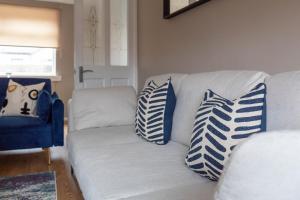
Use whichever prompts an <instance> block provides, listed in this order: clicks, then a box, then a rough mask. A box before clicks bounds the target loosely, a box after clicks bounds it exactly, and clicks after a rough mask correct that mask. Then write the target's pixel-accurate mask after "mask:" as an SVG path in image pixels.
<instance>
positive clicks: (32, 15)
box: [0, 4, 59, 48]
mask: <svg viewBox="0 0 300 200" xmlns="http://www.w3.org/2000/svg"><path fill="white" fill-rule="evenodd" d="M0 45H9V46H27V47H49V48H57V47H58V46H59V11H58V10H57V9H50V8H39V7H27V6H16V5H7V4H0Z"/></svg>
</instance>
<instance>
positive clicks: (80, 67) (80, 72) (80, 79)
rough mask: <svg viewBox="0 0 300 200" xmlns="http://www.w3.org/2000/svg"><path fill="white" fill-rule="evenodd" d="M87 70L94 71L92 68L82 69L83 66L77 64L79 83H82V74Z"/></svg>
mask: <svg viewBox="0 0 300 200" xmlns="http://www.w3.org/2000/svg"><path fill="white" fill-rule="evenodd" d="M87 72H94V71H93V70H84V68H83V66H79V83H83V74H84V73H87Z"/></svg>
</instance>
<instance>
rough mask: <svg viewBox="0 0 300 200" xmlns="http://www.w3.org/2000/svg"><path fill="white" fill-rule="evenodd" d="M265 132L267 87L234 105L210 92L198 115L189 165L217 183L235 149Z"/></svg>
mask: <svg viewBox="0 0 300 200" xmlns="http://www.w3.org/2000/svg"><path fill="white" fill-rule="evenodd" d="M264 131H266V85H265V84H263V83H261V84H258V85H257V86H256V87H255V88H254V89H253V90H251V91H250V92H249V93H248V94H246V95H244V96H242V97H240V98H238V99H236V100H234V101H231V100H228V99H225V98H223V97H221V96H219V95H217V94H215V93H214V92H212V91H211V90H208V91H207V92H206V93H205V97H204V100H203V102H202V103H201V105H200V108H199V109H198V111H197V115H196V119H195V123H194V129H193V134H192V137H191V144H190V149H189V152H188V155H187V156H186V159H185V161H186V164H187V165H188V166H189V167H190V168H191V169H192V170H193V171H195V172H197V173H199V174H200V175H202V176H205V177H207V178H209V179H211V180H214V181H217V180H218V179H219V177H220V175H221V174H222V172H223V168H224V165H225V163H226V161H227V160H228V158H229V157H230V154H231V152H232V150H233V149H234V147H235V146H236V145H238V144H239V143H240V142H241V141H243V140H245V139H246V138H248V137H249V136H250V135H252V134H255V133H259V132H264Z"/></svg>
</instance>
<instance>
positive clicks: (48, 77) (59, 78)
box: [0, 75, 62, 82]
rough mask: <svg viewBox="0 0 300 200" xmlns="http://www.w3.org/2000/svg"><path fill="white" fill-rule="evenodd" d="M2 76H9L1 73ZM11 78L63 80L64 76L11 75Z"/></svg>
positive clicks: (0, 76)
mask: <svg viewBox="0 0 300 200" xmlns="http://www.w3.org/2000/svg"><path fill="white" fill-rule="evenodd" d="M0 78H7V76H5V75H0ZM10 78H46V79H50V80H51V81H52V82H60V81H62V77H61V76H60V75H56V76H11V77H10Z"/></svg>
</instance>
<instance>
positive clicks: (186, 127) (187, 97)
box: [171, 71, 268, 145]
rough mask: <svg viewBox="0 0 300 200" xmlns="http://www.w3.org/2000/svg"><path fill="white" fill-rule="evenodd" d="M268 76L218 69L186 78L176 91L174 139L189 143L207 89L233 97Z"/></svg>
mask: <svg viewBox="0 0 300 200" xmlns="http://www.w3.org/2000/svg"><path fill="white" fill-rule="evenodd" d="M267 76H268V75H267V74H266V73H263V72H256V71H218V72H208V73H201V74H192V75H189V76H187V77H185V78H183V79H182V81H181V84H180V86H179V91H178V92H177V104H176V108H175V112H174V117H173V128H172V135H171V137H172V140H173V141H176V142H179V143H181V144H184V145H189V143H190V138H191V135H192V129H193V123H194V120H195V116H196V112H197V108H198V107H199V105H200V104H201V101H202V100H203V96H204V93H205V92H206V91H207V90H208V89H211V90H213V91H214V92H216V93H218V94H219V95H221V96H223V97H224V98H227V99H231V100H233V99H235V98H237V97H239V96H241V95H243V94H245V93H247V92H248V91H250V90H251V89H252V88H254V87H255V86H256V85H257V84H258V83H261V82H263V81H264V79H265V78H266V77H267Z"/></svg>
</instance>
